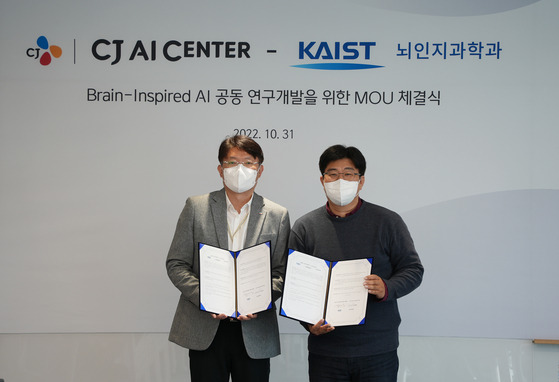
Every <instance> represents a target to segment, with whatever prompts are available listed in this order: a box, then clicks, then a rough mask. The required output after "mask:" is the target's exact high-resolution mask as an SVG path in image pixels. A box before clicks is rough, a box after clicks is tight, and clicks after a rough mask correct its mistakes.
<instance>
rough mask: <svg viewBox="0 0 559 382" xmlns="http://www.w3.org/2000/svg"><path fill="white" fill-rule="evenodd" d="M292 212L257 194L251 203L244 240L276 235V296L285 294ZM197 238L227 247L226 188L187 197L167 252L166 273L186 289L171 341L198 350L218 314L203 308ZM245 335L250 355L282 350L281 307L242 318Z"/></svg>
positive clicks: (209, 337)
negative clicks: (284, 286)
mask: <svg viewBox="0 0 559 382" xmlns="http://www.w3.org/2000/svg"><path fill="white" fill-rule="evenodd" d="M289 232H290V224H289V214H288V212H287V209H285V208H284V207H282V206H280V205H278V204H276V203H274V202H272V201H270V200H268V199H265V198H263V197H261V196H260V195H258V194H256V193H255V194H254V196H253V198H252V204H251V208H250V215H249V219H248V226H247V236H246V241H245V246H246V247H250V246H253V245H256V244H260V243H263V242H265V241H268V240H270V241H271V250H272V289H273V290H272V293H273V296H272V298H273V299H274V301H275V300H277V299H278V298H279V297H280V296H281V291H282V288H283V278H284V275H285V261H286V256H287V241H288V238H289ZM198 243H204V244H209V245H213V246H216V247H220V248H227V245H228V239H227V203H226V196H225V189H221V190H220V191H214V192H212V193H210V194H206V195H201V196H195V197H191V198H188V200H187V201H186V205H185V206H184V209H183V211H182V213H181V215H180V217H179V221H178V223H177V229H176V231H175V236H174V238H173V241H172V243H171V248H170V249H169V254H168V255H167V274H168V275H169V278H170V279H171V281H172V282H173V284H175V286H176V287H177V288H178V289H179V291H180V292H181V295H180V298H179V303H178V306H177V310H176V313H175V317H174V319H173V324H172V326H171V331H170V333H169V341H172V342H174V343H176V344H178V345H180V346H183V347H185V348H188V349H193V350H205V349H207V348H208V347H209V346H210V344H211V343H212V341H213V338H214V336H215V333H216V332H217V328H218V326H219V320H216V319H214V318H212V317H211V315H210V314H209V313H207V312H204V311H201V310H200V308H199V305H200V296H199V286H200V283H199V279H198V276H199V274H200V270H199V263H198ZM240 325H242V332H243V340H244V343H245V347H246V351H247V353H248V355H249V356H250V357H251V358H270V357H274V356H276V355H278V354H279V353H280V343H279V329H278V322H277V313H276V307H275V304H274V307H273V309H270V310H267V311H264V312H260V313H258V317H257V318H255V319H252V320H249V321H242V322H241V323H240Z"/></svg>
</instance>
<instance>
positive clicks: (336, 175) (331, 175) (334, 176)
mask: <svg viewBox="0 0 559 382" xmlns="http://www.w3.org/2000/svg"><path fill="white" fill-rule="evenodd" d="M322 175H324V178H325V179H326V180H328V181H332V182H333V181H336V180H338V179H340V178H342V179H343V180H348V181H351V180H356V179H357V178H359V177H360V176H361V174H359V173H358V172H350V171H345V172H341V173H340V172H337V171H327V172H325V173H324V174H322Z"/></svg>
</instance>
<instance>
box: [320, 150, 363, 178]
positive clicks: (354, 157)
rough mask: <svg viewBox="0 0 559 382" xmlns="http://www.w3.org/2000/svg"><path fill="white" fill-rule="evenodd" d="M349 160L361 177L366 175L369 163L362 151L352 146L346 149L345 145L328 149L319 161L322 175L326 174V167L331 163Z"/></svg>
mask: <svg viewBox="0 0 559 382" xmlns="http://www.w3.org/2000/svg"><path fill="white" fill-rule="evenodd" d="M344 158H347V159H349V160H351V161H352V162H353V164H354V165H355V167H356V168H357V170H358V171H359V173H360V174H361V175H365V170H366V168H367V161H366V160H365V157H364V156H363V154H361V151H359V149H358V148H356V147H353V146H350V147H346V146H344V145H334V146H330V147H328V148H327V149H326V150H324V152H323V153H322V155H321V156H320V159H319V161H318V167H319V168H320V173H321V174H324V171H325V170H326V167H327V166H328V164H330V163H331V162H334V161H337V160H339V159H344Z"/></svg>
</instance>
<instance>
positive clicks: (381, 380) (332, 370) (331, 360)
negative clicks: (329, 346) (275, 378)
mask: <svg viewBox="0 0 559 382" xmlns="http://www.w3.org/2000/svg"><path fill="white" fill-rule="evenodd" d="M398 367H399V361H398V354H397V353H396V350H394V351H392V352H389V353H384V354H378V355H371V356H365V357H350V358H341V357H324V356H320V355H317V354H313V353H309V380H310V382H334V381H336V382H339V381H347V382H350V381H351V382H396V380H397V379H398Z"/></svg>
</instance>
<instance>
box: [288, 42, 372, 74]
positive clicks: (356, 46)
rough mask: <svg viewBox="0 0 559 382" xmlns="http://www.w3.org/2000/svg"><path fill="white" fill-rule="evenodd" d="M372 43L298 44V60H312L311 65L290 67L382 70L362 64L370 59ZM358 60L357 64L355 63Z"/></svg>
mask: <svg viewBox="0 0 559 382" xmlns="http://www.w3.org/2000/svg"><path fill="white" fill-rule="evenodd" d="M376 45H377V43H376V42H372V41H361V42H356V41H347V42H339V41H337V42H334V43H328V42H325V41H322V42H316V41H311V42H304V41H300V42H299V60H312V61H313V62H312V63H308V64H300V65H292V66H293V67H295V68H305V69H319V70H358V69H373V68H382V66H379V65H373V64H369V63H364V62H363V61H370V60H371V59H372V54H371V51H372V48H373V47H374V46H376ZM357 60H359V62H356V61H357Z"/></svg>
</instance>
